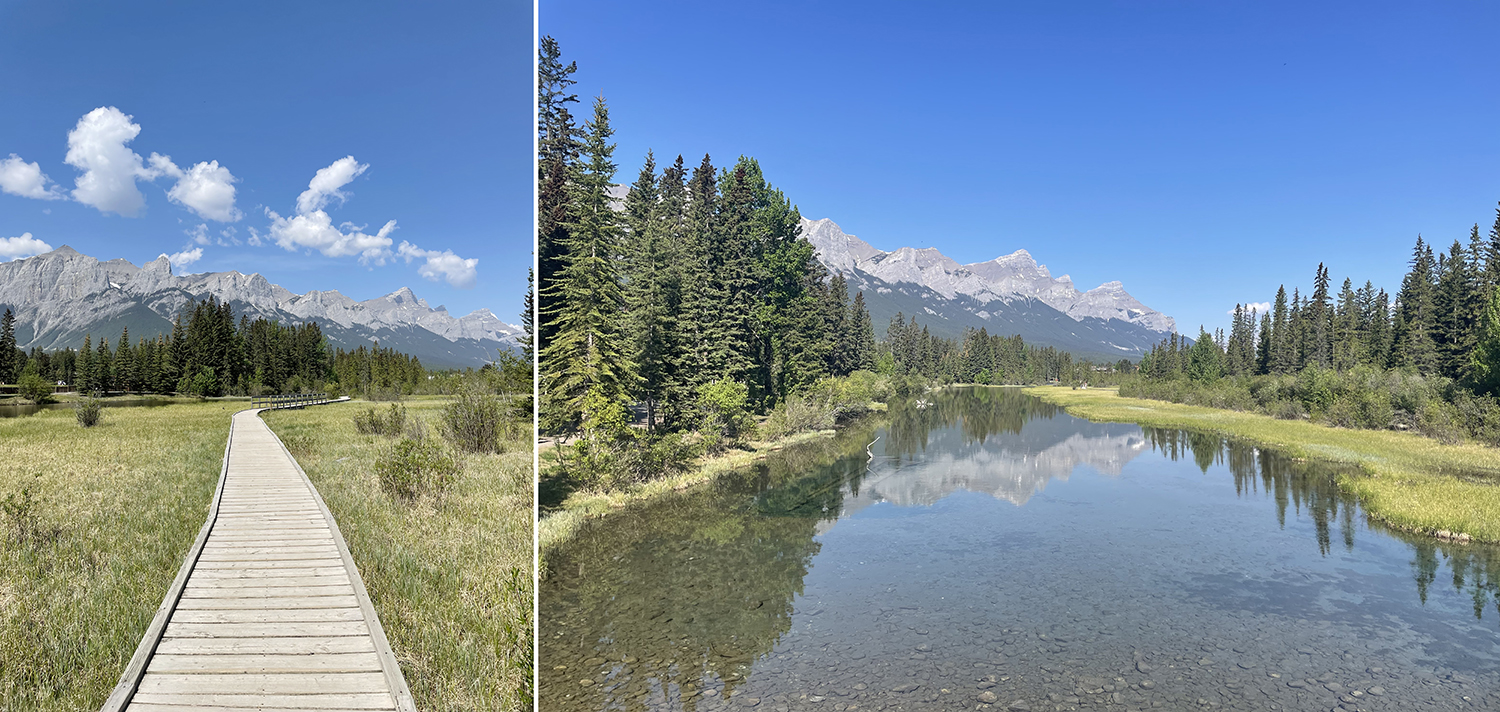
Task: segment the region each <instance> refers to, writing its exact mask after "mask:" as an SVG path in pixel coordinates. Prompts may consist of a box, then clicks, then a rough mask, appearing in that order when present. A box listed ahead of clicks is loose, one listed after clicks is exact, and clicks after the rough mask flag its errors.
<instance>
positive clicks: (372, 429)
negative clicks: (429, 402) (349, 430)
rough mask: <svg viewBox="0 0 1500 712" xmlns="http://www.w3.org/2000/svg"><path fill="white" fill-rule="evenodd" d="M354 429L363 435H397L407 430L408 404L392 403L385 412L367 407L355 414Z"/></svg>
mask: <svg viewBox="0 0 1500 712" xmlns="http://www.w3.org/2000/svg"><path fill="white" fill-rule="evenodd" d="M354 429H355V430H356V431H358V432H359V433H360V434H361V435H387V436H390V437H396V436H397V435H400V434H401V433H402V432H403V431H405V430H406V406H404V405H399V404H396V403H392V404H391V407H390V408H389V409H388V410H386V411H385V412H384V413H381V412H380V411H378V410H376V409H374V408H366V409H365V410H364V411H363V412H358V413H355V414H354Z"/></svg>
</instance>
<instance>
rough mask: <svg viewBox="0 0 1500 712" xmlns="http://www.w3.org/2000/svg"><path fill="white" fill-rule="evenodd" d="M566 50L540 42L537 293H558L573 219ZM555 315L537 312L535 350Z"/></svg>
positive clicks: (571, 98)
mask: <svg viewBox="0 0 1500 712" xmlns="http://www.w3.org/2000/svg"><path fill="white" fill-rule="evenodd" d="M561 56H562V50H561V49H560V48H559V47H558V45H557V40H555V39H553V38H552V37H550V36H546V37H543V38H542V39H541V47H540V55H539V57H538V59H537V132H538V135H537V171H538V175H537V265H538V268H539V272H538V274H537V275H536V293H537V294H539V295H544V297H543V298H544V299H545V295H549V294H552V293H553V292H554V289H553V282H554V281H555V280H556V279H558V278H559V276H560V275H561V274H562V271H563V267H564V263H565V257H566V256H565V254H564V252H565V250H566V244H567V237H568V227H567V226H568V225H569V224H570V223H572V222H573V221H574V217H573V216H572V215H571V214H570V213H569V208H570V206H571V204H572V203H571V201H570V198H569V186H570V185H571V184H572V182H573V180H574V177H575V176H574V174H575V172H576V165H575V164H576V161H577V158H578V150H579V139H580V137H581V134H580V132H579V130H578V127H577V126H576V124H575V123H574V121H573V116H572V114H571V113H569V111H568V105H569V104H575V103H577V102H578V96H577V95H576V94H572V93H570V92H569V91H568V89H569V87H571V86H572V85H573V84H574V83H575V81H576V80H574V79H573V73H574V72H576V71H577V70H578V65H577V63H576V62H569V63H568V64H563V63H562V60H561ZM553 316H554V315H553V312H552V311H551V310H539V311H538V313H537V316H536V322H537V323H536V324H535V333H534V336H533V343H532V344H531V347H532V348H533V349H536V351H537V352H538V353H542V352H543V351H544V350H545V347H546V344H547V342H548V341H550V340H551V338H552V335H553V332H554V331H555V326H554V324H553V321H552V318H553Z"/></svg>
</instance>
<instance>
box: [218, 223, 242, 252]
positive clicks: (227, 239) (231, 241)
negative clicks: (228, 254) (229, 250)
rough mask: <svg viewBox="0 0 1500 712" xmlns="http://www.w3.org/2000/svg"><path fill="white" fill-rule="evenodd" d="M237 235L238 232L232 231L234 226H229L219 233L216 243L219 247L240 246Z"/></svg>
mask: <svg viewBox="0 0 1500 712" xmlns="http://www.w3.org/2000/svg"><path fill="white" fill-rule="evenodd" d="M239 234H240V233H239V230H236V229H234V226H233V225H230V226H229V227H226V228H224V229H223V230H220V231H219V237H218V240H217V242H218V243H219V246H221V247H228V246H230V245H238V244H240V238H239V237H238V235H239Z"/></svg>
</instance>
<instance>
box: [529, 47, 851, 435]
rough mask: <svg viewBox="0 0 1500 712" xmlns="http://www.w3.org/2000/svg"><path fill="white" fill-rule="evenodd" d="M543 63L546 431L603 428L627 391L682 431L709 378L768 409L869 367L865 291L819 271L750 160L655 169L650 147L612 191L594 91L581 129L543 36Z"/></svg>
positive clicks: (648, 413) (794, 222) (662, 425)
mask: <svg viewBox="0 0 1500 712" xmlns="http://www.w3.org/2000/svg"><path fill="white" fill-rule="evenodd" d="M539 67H540V70H539V71H540V74H539V82H540V86H539V96H540V106H539V112H540V121H541V123H540V125H539V132H540V136H539V155H538V160H539V166H540V171H541V175H540V176H539V186H540V187H539V189H538V190H539V210H540V215H539V230H540V232H539V235H538V251H539V259H540V263H541V269H540V273H539V275H538V281H537V288H538V293H539V295H540V299H541V301H540V308H539V310H538V319H537V323H536V335H537V348H538V349H539V350H540V354H541V374H540V375H541V390H542V393H541V395H542V408H541V411H542V428H543V431H544V432H548V433H553V434H563V435H572V434H580V435H582V436H583V437H584V438H585V439H587V440H591V441H596V442H597V441H599V440H601V439H607V438H614V437H617V436H618V435H619V434H620V427H619V425H620V421H621V419H622V418H624V417H625V409H626V407H627V405H634V404H638V407H639V408H641V409H642V411H643V413H642V415H643V416H644V418H645V424H646V428H647V429H648V430H649V431H651V432H652V433H666V432H681V431H687V430H693V429H696V428H699V427H700V426H701V425H702V422H703V419H704V417H705V410H704V400H705V398H708V396H707V395H706V389H709V388H711V387H714V386H715V384H718V385H719V387H720V388H726V387H727V388H730V390H736V389H738V390H743V393H744V396H743V400H744V403H745V407H746V408H748V409H750V410H751V411H754V412H761V413H764V412H768V411H769V410H771V409H773V408H775V407H776V406H777V405H778V404H780V403H783V402H785V401H786V399H787V398H788V397H790V396H792V395H793V394H796V393H799V392H802V391H805V390H807V389H808V388H810V387H812V386H813V385H814V384H816V383H818V382H819V381H820V380H821V379H824V378H827V377H830V376H843V375H847V374H849V373H852V372H854V371H857V370H860V369H870V368H872V367H873V366H874V364H875V337H874V330H873V327H872V325H871V323H870V316H869V312H868V310H867V309H866V308H865V305H864V297H863V294H856V295H854V297H853V298H852V299H851V298H850V296H849V294H848V289H847V287H846V285H845V282H844V280H843V278H842V277H841V276H833V277H830V276H829V274H828V273H827V271H826V270H825V269H824V268H823V266H822V265H821V264H820V263H819V262H818V261H817V259H816V258H815V256H814V252H813V248H812V245H811V244H809V243H808V242H807V240H806V239H804V238H803V237H802V236H801V235H800V219H801V217H800V215H799V213H798V211H797V208H796V207H795V206H794V205H792V203H791V202H790V201H789V200H788V199H787V197H786V196H785V195H784V194H783V193H782V192H781V191H780V190H778V189H776V188H775V187H774V186H772V185H771V184H770V183H769V182H768V181H767V180H766V178H765V176H764V175H763V173H762V171H761V167H760V165H759V164H758V163H756V161H755V160H754V159H751V158H747V157H743V156H742V157H740V158H739V159H738V160H737V161H736V162H735V163H734V165H733V166H732V167H728V168H722V169H721V168H718V167H716V166H715V165H714V164H713V162H712V160H711V158H710V157H709V156H704V157H703V160H702V161H701V162H699V164H698V165H697V166H696V167H693V168H691V169H689V168H688V167H687V165H686V164H685V163H684V161H683V158H682V157H681V156H678V157H677V158H676V159H675V160H674V161H673V162H672V163H671V164H670V165H668V166H666V167H665V168H662V169H658V166H657V164H656V162H655V158H654V157H653V156H652V155H651V154H649V153H648V154H647V156H646V158H645V161H644V164H643V165H642V167H641V169H640V172H639V174H638V175H637V177H636V179H635V181H634V182H633V183H632V184H631V185H630V187H629V189H628V191H627V192H626V194H625V195H624V199H623V201H621V200H619V199H618V198H617V197H615V196H612V194H611V187H612V186H613V185H614V178H615V173H616V170H617V166H616V164H615V162H614V158H613V154H614V149H615V145H614V144H613V143H611V142H610V138H611V136H612V135H613V130H612V129H611V128H610V123H609V121H610V119H609V110H608V107H607V106H606V104H605V101H604V99H603V98H602V97H600V98H598V99H596V100H595V102H594V107H593V118H592V119H590V120H589V121H587V122H585V123H584V125H583V126H581V127H580V126H577V125H576V124H575V122H574V119H573V117H572V116H571V114H570V113H569V108H568V107H569V105H570V104H572V103H575V102H576V101H577V97H576V96H574V95H572V94H569V93H568V92H567V89H568V87H569V86H570V85H572V84H573V81H574V80H573V79H572V78H571V75H572V74H573V72H574V71H575V70H576V65H575V64H568V65H566V66H565V65H563V64H562V62H561V60H560V52H559V50H558V47H557V43H556V42H555V41H554V40H553V39H552V38H550V37H548V38H543V40H542V53H541V57H540V61H539Z"/></svg>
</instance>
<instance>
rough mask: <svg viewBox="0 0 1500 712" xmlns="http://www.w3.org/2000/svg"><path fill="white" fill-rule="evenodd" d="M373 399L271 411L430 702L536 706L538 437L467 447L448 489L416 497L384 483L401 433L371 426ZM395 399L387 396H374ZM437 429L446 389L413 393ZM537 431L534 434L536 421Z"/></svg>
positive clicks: (418, 695)
mask: <svg viewBox="0 0 1500 712" xmlns="http://www.w3.org/2000/svg"><path fill="white" fill-rule="evenodd" d="M370 405H371V404H368V403H363V402H352V403H341V404H334V405H326V406H316V407H312V408H307V409H305V410H288V411H275V412H271V413H267V414H266V415H265V416H263V417H265V419H266V422H267V423H268V424H270V426H271V429H272V430H274V431H275V432H276V434H277V436H279V437H280V438H281V440H282V442H283V443H285V444H286V446H287V449H288V450H290V451H291V453H292V455H293V456H295V457H296V458H297V461H298V462H299V463H301V465H302V468H303V469H304V470H305V471H306V472H307V475H308V477H309V478H311V479H312V481H313V484H314V485H316V486H317V488H318V491H319V493H321V494H322V495H323V499H324V500H325V501H326V502H327V503H328V508H329V509H330V510H331V511H332V512H333V515H334V519H335V520H337V521H338V524H339V529H340V530H341V531H342V532H343V535H344V538H345V540H346V541H347V542H348V544H349V550H350V553H351V554H353V556H354V561H355V565H356V566H358V567H359V573H360V576H361V577H362V578H363V579H364V583H365V588H366V589H368V591H369V594H370V600H371V603H372V604H373V605H374V606H375V611H376V613H377V614H378V615H379V616H380V622H381V625H382V626H383V627H384V629H385V634H386V637H387V638H388V639H389V640H390V643H391V648H392V650H393V651H394V652H395V654H396V657H397V659H398V660H399V661H400V664H401V670H402V672H403V673H404V675H405V676H406V681H407V684H408V685H409V686H410V687H411V690H412V695H413V696H414V697H415V699H416V703H417V708H418V709H420V710H424V711H425V710H499V709H507V710H513V709H529V708H530V706H531V655H532V625H531V614H532V517H533V510H532V474H531V471H532V470H531V468H532V455H531V443H530V438H529V437H527V436H521V437H519V438H518V439H516V440H514V441H511V442H508V443H506V447H505V451H504V452H503V453H501V454H495V455H472V454H457V453H453V456H454V457H456V458H458V460H459V462H460V464H461V468H462V469H461V472H460V474H459V475H458V477H457V478H456V480H455V481H454V482H453V483H452V485H451V486H450V488H449V489H448V491H447V492H445V493H444V494H442V495H441V496H439V497H431V496H424V497H422V498H419V499H417V500H415V501H412V502H407V501H404V500H398V499H395V498H393V497H391V496H389V495H387V494H386V493H385V492H384V491H382V490H381V488H380V484H379V482H378V481H377V479H376V476H375V474H374V464H375V462H376V460H377V459H378V458H379V457H380V456H381V455H382V454H383V453H385V452H387V451H389V450H390V449H391V448H392V447H393V446H394V444H395V442H396V440H395V439H393V438H386V437H382V436H379V435H361V434H359V433H358V432H356V431H355V428H354V423H353V416H354V414H355V413H356V412H358V411H360V410H363V409H365V408H368V407H370ZM374 405H375V407H376V408H379V409H383V408H388V407H389V405H388V404H384V403H379V404H374ZM404 405H405V407H406V409H407V412H408V419H410V418H421V419H422V420H423V421H425V422H426V423H427V425H428V429H429V431H430V432H431V433H432V435H431V437H441V436H439V435H437V425H438V422H439V420H438V417H439V413H440V412H441V409H442V407H443V401H441V400H438V399H419V400H412V401H408V402H406V403H405V404H404ZM527 430H528V434H529V429H527Z"/></svg>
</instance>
